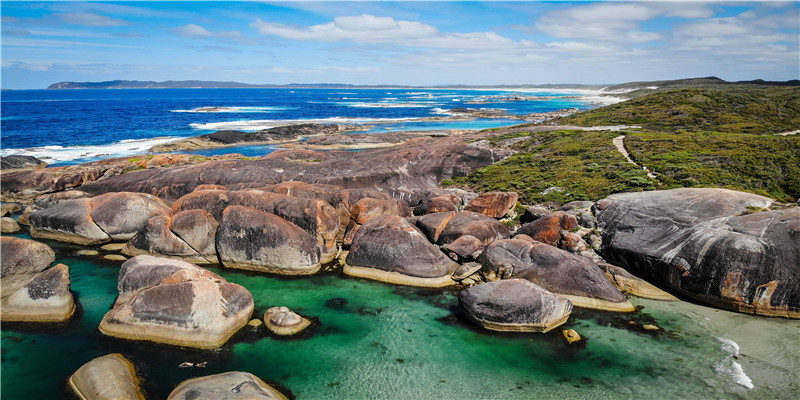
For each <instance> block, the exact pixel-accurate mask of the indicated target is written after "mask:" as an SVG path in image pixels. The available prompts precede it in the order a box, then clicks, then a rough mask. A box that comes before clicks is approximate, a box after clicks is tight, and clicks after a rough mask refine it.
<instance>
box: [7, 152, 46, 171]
mask: <svg viewBox="0 0 800 400" xmlns="http://www.w3.org/2000/svg"><path fill="white" fill-rule="evenodd" d="M46 166H47V163H46V162H44V161H42V160H40V159H38V158H36V157H34V156H23V155H17V154H14V155H10V156H5V157H0V169H22V168H44V167H46Z"/></svg>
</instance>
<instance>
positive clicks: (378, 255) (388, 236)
mask: <svg viewBox="0 0 800 400" xmlns="http://www.w3.org/2000/svg"><path fill="white" fill-rule="evenodd" d="M346 263H347V265H345V267H344V273H345V274H347V275H350V276H357V277H362V278H369V279H375V280H379V281H383V282H389V283H398V284H402V285H410V286H426V287H440V286H448V285H453V284H455V282H454V281H453V280H452V278H451V277H450V276H451V275H452V274H453V272H454V271H455V270H456V269H457V268H458V264H457V263H455V262H454V261H453V260H450V259H449V258H447V256H445V255H444V253H442V252H441V251H440V250H439V248H438V247H436V246H435V245H433V244H431V243H430V242H429V241H428V239H427V238H426V237H425V235H424V234H423V233H422V232H420V230H419V229H417V228H416V227H415V226H414V225H411V224H410V223H409V222H408V221H406V220H405V219H404V218H402V217H400V216H396V215H383V216H378V217H375V218H372V219H371V220H369V221H367V222H366V223H365V224H364V225H362V226H361V229H359V230H358V233H356V235H355V237H354V238H353V243H352V245H351V246H350V253H349V254H348V255H347V260H346Z"/></svg>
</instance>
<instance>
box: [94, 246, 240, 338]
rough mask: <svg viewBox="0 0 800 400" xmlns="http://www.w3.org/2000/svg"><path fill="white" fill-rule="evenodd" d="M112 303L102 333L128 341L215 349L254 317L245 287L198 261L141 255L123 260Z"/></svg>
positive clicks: (102, 322) (104, 320) (104, 318)
mask: <svg viewBox="0 0 800 400" xmlns="http://www.w3.org/2000/svg"><path fill="white" fill-rule="evenodd" d="M117 288H118V290H119V296H118V297H117V300H116V301H115V302H114V307H113V308H112V309H111V311H109V312H108V313H106V315H105V316H104V317H103V320H102V321H101V322H100V327H99V329H100V332H101V333H103V334H105V335H109V336H114V337H119V338H124V339H130V340H146V341H152V342H158V343H166V344H171V345H178V346H187V347H199V348H214V347H218V346H220V345H222V344H224V343H225V342H226V341H227V340H228V339H229V338H230V337H231V336H232V335H233V334H234V333H236V331H238V330H239V329H241V328H242V327H243V326H245V324H247V322H248V321H249V320H250V316H251V315H252V314H253V307H254V304H253V296H252V295H251V294H250V292H248V291H247V289H245V288H243V287H241V286H239V285H236V284H232V283H228V282H227V281H226V280H225V279H224V278H222V277H220V276H219V275H217V274H214V273H213V272H210V271H208V270H205V269H203V268H200V267H198V266H196V265H193V264H190V263H187V262H184V261H180V260H173V259H168V258H161V257H153V256H147V255H142V256H137V257H134V258H131V259H130V260H128V261H126V262H125V263H123V264H122V267H121V268H120V272H119V279H118V284H117Z"/></svg>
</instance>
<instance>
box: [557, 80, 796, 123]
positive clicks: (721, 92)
mask: <svg viewBox="0 0 800 400" xmlns="http://www.w3.org/2000/svg"><path fill="white" fill-rule="evenodd" d="M554 122H555V123H557V124H564V125H579V126H599V125H642V126H643V127H644V128H645V129H650V130H663V131H670V132H678V131H681V130H684V131H717V132H731V133H758V134H767V133H780V132H788V131H794V130H797V129H800V89H798V88H797V87H761V88H749V89H743V88H736V89H683V90H674V91H668V92H660V93H654V94H650V95H647V96H643V97H639V98H637V99H634V100H629V101H625V102H622V103H618V104H614V105H611V106H607V107H602V108H598V109H595V110H590V111H585V112H581V113H576V114H573V115H570V116H568V117H564V118H559V119H556V120H555V121H554Z"/></svg>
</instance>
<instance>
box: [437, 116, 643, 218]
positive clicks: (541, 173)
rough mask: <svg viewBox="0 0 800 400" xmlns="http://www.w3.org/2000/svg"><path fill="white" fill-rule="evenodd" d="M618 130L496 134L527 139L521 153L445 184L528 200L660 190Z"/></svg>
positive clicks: (591, 197) (521, 144) (519, 145)
mask: <svg viewBox="0 0 800 400" xmlns="http://www.w3.org/2000/svg"><path fill="white" fill-rule="evenodd" d="M618 135H619V133H618V132H586V131H554V132H532V133H512V134H507V135H500V136H496V137H494V138H492V139H491V141H492V142H494V143H499V142H501V141H503V140H507V139H511V138H516V137H526V140H523V141H520V142H517V143H516V144H514V145H513V147H514V148H516V149H517V150H519V151H520V152H519V153H517V154H516V155H513V156H511V157H509V158H507V159H505V160H504V161H502V162H499V163H496V164H493V165H490V166H488V167H485V168H481V169H479V170H477V171H475V172H473V173H472V174H470V175H469V176H466V177H460V178H455V179H452V180H449V181H444V182H442V185H444V186H462V187H468V188H470V189H473V190H479V191H484V192H488V191H498V190H499V191H514V192H517V193H519V195H520V202H522V203H526V204H535V203H545V202H556V203H565V202H569V201H573V200H595V199H600V198H603V197H605V196H608V195H609V194H612V193H619V192H631V191H641V190H653V189H656V187H657V186H656V185H657V184H656V182H655V181H654V180H652V179H650V178H648V177H647V174H646V173H645V172H644V171H642V170H641V169H640V168H637V167H636V166H635V165H632V164H630V163H628V162H626V161H625V158H624V157H623V156H622V154H620V153H619V152H618V151H617V149H616V147H614V145H613V143H612V139H613V138H614V137H616V136H618Z"/></svg>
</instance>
